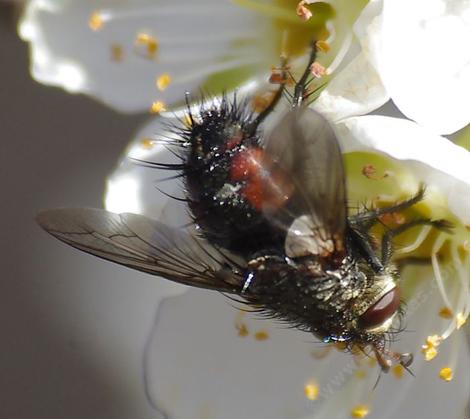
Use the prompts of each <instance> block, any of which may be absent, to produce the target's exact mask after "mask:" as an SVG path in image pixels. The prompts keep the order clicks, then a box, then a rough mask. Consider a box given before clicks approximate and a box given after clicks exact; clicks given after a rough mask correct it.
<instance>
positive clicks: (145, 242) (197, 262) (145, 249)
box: [37, 208, 244, 293]
mask: <svg viewBox="0 0 470 419" xmlns="http://www.w3.org/2000/svg"><path fill="white" fill-rule="evenodd" d="M37 221H38V223H39V224H40V226H41V227H42V228H43V229H44V230H46V231H47V232H48V233H50V234H52V235H53V236H55V237H56V238H58V239H59V240H61V241H63V242H65V243H67V244H69V245H71V246H73V247H75V248H77V249H80V250H83V251H84V252H87V253H90V254H92V255H95V256H98V257H101V258H103V259H107V260H110V261H112V262H116V263H119V264H121V265H124V266H127V267H129V268H132V269H136V270H138V271H142V272H146V273H150V274H153V275H159V276H162V277H164V278H166V279H169V280H172V281H176V282H179V283H182V284H185V285H191V286H195V287H200V288H207V289H214V290H219V291H222V292H229V293H239V292H240V290H241V289H242V287H243V276H242V275H243V272H242V269H243V263H244V262H243V261H241V260H234V258H233V257H232V256H231V255H228V254H226V253H224V251H223V250H221V249H220V250H219V249H216V248H215V247H213V246H211V245H210V244H209V243H207V242H206V241H204V240H203V239H200V238H198V237H195V236H193V235H191V234H189V233H188V232H187V231H184V230H180V229H177V228H172V227H168V226H166V225H164V224H162V223H160V222H158V221H155V220H152V219H150V218H147V217H145V216H142V215H137V214H114V213H111V212H108V211H105V210H100V209H91V208H76V209H73V208H66V209H54V210H48V211H44V212H41V213H40V214H39V215H38V216H37Z"/></svg>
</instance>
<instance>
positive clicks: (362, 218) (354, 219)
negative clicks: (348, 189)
mask: <svg viewBox="0 0 470 419" xmlns="http://www.w3.org/2000/svg"><path fill="white" fill-rule="evenodd" d="M424 192H425V188H424V186H421V187H420V188H419V190H418V192H417V193H416V194H415V195H413V196H412V197H411V198H408V199H407V200H405V201H403V202H400V203H398V204H396V205H392V206H390V207H383V208H376V209H373V210H370V211H364V212H360V213H359V214H356V215H353V216H351V217H348V221H349V224H350V225H351V226H352V227H354V228H360V229H361V230H365V231H368V230H369V229H370V228H371V227H372V226H373V225H374V224H375V223H376V222H377V220H378V218H379V217H380V216H382V215H385V214H391V213H394V212H398V211H403V210H405V209H407V208H410V207H412V206H413V205H415V204H417V203H418V202H420V201H422V200H423V198H424Z"/></svg>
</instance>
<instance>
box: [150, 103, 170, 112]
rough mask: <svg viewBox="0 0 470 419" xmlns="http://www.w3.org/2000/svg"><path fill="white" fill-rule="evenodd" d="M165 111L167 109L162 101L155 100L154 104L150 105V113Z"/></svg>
mask: <svg viewBox="0 0 470 419" xmlns="http://www.w3.org/2000/svg"><path fill="white" fill-rule="evenodd" d="M165 111H166V108H165V104H164V103H163V102H160V101H157V102H153V103H152V106H151V107H150V113H153V114H155V113H160V112H165Z"/></svg>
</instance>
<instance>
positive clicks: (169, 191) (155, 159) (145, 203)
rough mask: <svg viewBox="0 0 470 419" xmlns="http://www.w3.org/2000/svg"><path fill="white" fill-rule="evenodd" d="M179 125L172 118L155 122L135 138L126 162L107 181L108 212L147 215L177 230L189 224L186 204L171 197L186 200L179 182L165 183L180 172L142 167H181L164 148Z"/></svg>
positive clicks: (174, 180) (159, 119)
mask: <svg viewBox="0 0 470 419" xmlns="http://www.w3.org/2000/svg"><path fill="white" fill-rule="evenodd" d="M176 122H177V120H176V119H173V118H163V117H158V118H154V119H152V120H151V121H150V122H149V123H148V124H147V125H145V127H144V128H143V129H142V130H140V131H139V132H138V133H137V134H136V136H135V140H134V141H133V142H132V143H131V145H130V146H129V148H128V150H127V151H126V153H125V156H124V158H123V159H122V161H121V162H120V163H119V165H118V167H117V169H116V170H115V171H114V172H113V174H112V175H111V176H110V177H109V178H108V180H107V188H106V194H105V207H106V209H107V210H109V211H112V212H117V213H121V212H133V213H138V214H144V215H147V216H148V217H151V218H155V219H158V220H160V221H162V222H164V223H166V224H170V225H175V226H181V225H184V224H185V223H187V222H189V218H188V214H187V208H186V206H185V205H186V204H185V203H183V202H179V201H177V200H175V199H171V198H170V197H169V196H175V197H180V198H184V196H183V188H182V184H181V181H180V179H169V180H164V179H168V178H171V177H172V176H174V175H176V174H177V172H175V171H172V170H165V169H158V168H156V167H146V165H145V164H144V163H143V162H149V163H159V164H162V163H163V164H175V163H180V161H179V160H178V159H177V158H176V156H175V155H174V154H173V153H172V152H171V151H170V150H169V149H168V148H167V147H166V146H165V141H167V140H168V139H169V138H172V136H173V135H174V134H171V133H170V132H169V130H168V127H171V126H172V125H174V124H176ZM137 160H138V161H140V162H138V161H137Z"/></svg>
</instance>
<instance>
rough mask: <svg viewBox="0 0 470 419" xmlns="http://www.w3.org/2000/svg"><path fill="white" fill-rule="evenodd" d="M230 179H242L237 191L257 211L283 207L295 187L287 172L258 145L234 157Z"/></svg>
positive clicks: (237, 180) (238, 180)
mask: <svg viewBox="0 0 470 419" xmlns="http://www.w3.org/2000/svg"><path fill="white" fill-rule="evenodd" d="M230 180H232V181H235V182H245V185H244V186H243V188H242V189H241V191H240V193H241V194H242V195H243V196H244V197H245V198H246V199H247V200H248V202H249V203H250V204H251V205H252V206H253V207H254V208H255V209H256V210H258V211H261V210H263V209H267V208H269V209H278V208H280V207H282V206H283V205H284V204H285V203H286V201H287V200H288V199H289V197H290V196H291V195H292V192H293V190H294V187H293V184H292V182H290V180H289V179H288V177H287V174H286V173H285V172H284V171H283V170H282V169H281V168H280V167H279V166H277V165H276V163H275V162H274V161H273V160H272V159H271V158H270V157H269V156H268V155H267V154H266V153H265V152H264V150H263V149H261V148H258V147H252V148H248V149H246V150H242V151H240V152H239V153H238V154H236V155H235V156H234V157H233V159H232V164H231V166H230Z"/></svg>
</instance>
